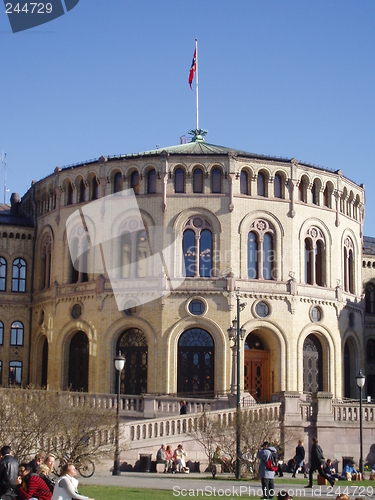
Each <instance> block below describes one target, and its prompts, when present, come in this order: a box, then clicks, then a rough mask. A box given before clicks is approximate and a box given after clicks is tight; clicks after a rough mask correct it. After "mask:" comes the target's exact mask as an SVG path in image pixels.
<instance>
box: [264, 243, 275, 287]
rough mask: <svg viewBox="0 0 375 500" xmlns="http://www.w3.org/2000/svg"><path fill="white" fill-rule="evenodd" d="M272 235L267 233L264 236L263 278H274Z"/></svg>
mask: <svg viewBox="0 0 375 500" xmlns="http://www.w3.org/2000/svg"><path fill="white" fill-rule="evenodd" d="M272 243H273V241H272V236H271V234H270V233H265V235H264V238H263V279H265V280H271V279H272V270H273V258H274V256H273V248H272V247H273V245H272Z"/></svg>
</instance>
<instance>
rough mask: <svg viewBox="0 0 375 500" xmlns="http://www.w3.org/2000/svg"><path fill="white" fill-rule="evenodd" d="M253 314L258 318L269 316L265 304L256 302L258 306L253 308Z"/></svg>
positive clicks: (268, 310) (268, 309)
mask: <svg viewBox="0 0 375 500" xmlns="http://www.w3.org/2000/svg"><path fill="white" fill-rule="evenodd" d="M255 313H256V315H257V316H259V317H260V318H265V317H266V316H268V315H269V313H270V308H269V307H268V305H267V304H266V303H265V302H258V304H257V305H256V306H255Z"/></svg>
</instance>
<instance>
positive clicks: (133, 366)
mask: <svg viewBox="0 0 375 500" xmlns="http://www.w3.org/2000/svg"><path fill="white" fill-rule="evenodd" d="M116 352H117V353H118V352H121V353H122V355H123V356H124V357H125V360H126V361H125V366H124V368H123V370H122V372H121V374H120V393H121V394H132V395H139V394H146V393H147V364H148V346H147V339H146V337H145V335H144V333H143V332H142V330H139V329H138V328H131V329H129V330H126V331H125V332H124V333H123V334H122V335H121V336H120V338H119V339H118V341H117V346H116ZM117 380H118V377H117V373H116V391H117V383H118V382H117Z"/></svg>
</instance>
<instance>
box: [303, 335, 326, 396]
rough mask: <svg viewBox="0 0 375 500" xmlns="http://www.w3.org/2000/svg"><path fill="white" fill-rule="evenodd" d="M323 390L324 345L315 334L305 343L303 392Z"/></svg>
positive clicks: (309, 336) (307, 338)
mask: <svg viewBox="0 0 375 500" xmlns="http://www.w3.org/2000/svg"><path fill="white" fill-rule="evenodd" d="M322 390H323V370H322V345H321V343H320V341H319V340H318V338H317V337H316V336H315V335H312V334H311V335H308V336H307V337H306V339H305V341H304V343H303V392H317V391H322Z"/></svg>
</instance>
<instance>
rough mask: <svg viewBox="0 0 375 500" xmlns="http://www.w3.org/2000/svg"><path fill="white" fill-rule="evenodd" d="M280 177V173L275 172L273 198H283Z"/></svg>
mask: <svg viewBox="0 0 375 500" xmlns="http://www.w3.org/2000/svg"><path fill="white" fill-rule="evenodd" d="M282 184H283V183H282V177H281V175H280V174H276V175H275V178H274V181H273V186H274V197H275V198H283V190H282Z"/></svg>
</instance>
